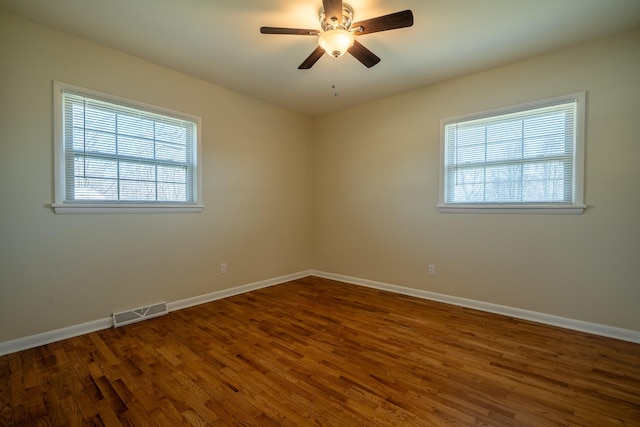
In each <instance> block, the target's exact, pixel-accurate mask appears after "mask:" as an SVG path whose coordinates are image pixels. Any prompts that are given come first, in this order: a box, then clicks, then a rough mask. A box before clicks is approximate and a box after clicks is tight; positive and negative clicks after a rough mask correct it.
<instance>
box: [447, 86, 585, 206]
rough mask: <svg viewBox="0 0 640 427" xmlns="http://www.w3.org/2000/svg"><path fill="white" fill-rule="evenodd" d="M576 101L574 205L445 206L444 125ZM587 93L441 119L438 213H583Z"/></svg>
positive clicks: (503, 204)
mask: <svg viewBox="0 0 640 427" xmlns="http://www.w3.org/2000/svg"><path fill="white" fill-rule="evenodd" d="M573 100H577V101H578V102H577V110H576V145H575V177H574V179H575V182H574V192H575V200H574V203H572V204H564V203H563V204H559V203H538V204H535V203H531V204H529V203H522V204H510V203H469V204H462V203H455V204H454V203H445V202H444V200H445V188H446V173H445V144H446V143H445V126H446V125H447V124H449V123H451V122H460V121H465V120H472V119H480V118H485V117H489V116H496V115H500V114H507V113H512V112H514V111H522V110H527V109H535V108H540V107H545V106H548V105H551V104H560V103H563V102H570V101H573ZM585 104H586V92H578V93H573V94H569V95H563V96H557V97H554V98H547V99H544V100H539V101H533V102H528V103H524V104H519V105H512V106H508V107H502V108H496V109H492V110H487V111H483V112H480V113H472V114H465V115H461V116H456V117H449V118H446V119H442V120H440V183H439V202H438V205H437V209H438V212H441V213H518V214H574V215H579V214H581V213H583V212H584V210H585V209H586V208H587V206H586V205H585V204H584V141H585V127H586V108H585Z"/></svg>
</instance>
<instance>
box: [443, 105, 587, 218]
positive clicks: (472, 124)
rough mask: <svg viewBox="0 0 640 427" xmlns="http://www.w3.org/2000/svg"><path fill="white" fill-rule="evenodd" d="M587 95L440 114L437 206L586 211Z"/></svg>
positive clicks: (473, 208)
mask: <svg viewBox="0 0 640 427" xmlns="http://www.w3.org/2000/svg"><path fill="white" fill-rule="evenodd" d="M584 102H585V94H584V93H580V94H574V95H571V96H565V97H559V98H554V99H551V100H545V101H540V102H536V103H531V104H526V105H520V106H515V107H510V108H507V109H501V110H494V111H490V112H484V113H479V114H474V115H469V116H464V117H458V118H453V119H446V120H443V121H442V152H443V160H442V173H441V175H442V183H443V184H442V185H441V194H440V204H439V206H438V207H439V210H440V211H442V212H448V211H465V210H486V209H491V210H500V211H504V210H505V209H511V210H514V211H515V210H520V209H527V210H528V211H535V210H538V211H540V212H542V211H544V212H563V213H581V212H582V210H583V209H584V205H582V169H583V150H584V142H583V138H584V137H583V129H584Z"/></svg>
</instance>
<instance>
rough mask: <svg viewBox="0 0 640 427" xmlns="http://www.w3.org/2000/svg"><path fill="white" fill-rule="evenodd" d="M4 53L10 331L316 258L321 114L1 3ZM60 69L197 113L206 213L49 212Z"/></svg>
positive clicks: (3, 220) (6, 331)
mask: <svg viewBox="0 0 640 427" xmlns="http://www.w3.org/2000/svg"><path fill="white" fill-rule="evenodd" d="M0 58H2V59H0V342H3V341H8V340H12V339H15V338H20V337H25V336H29V335H33V334H37V333H40V332H45V331H51V330H55V329H58V328H62V327H66V326H71V325H77V324H81V323H84V322H88V321H92V320H97V319H103V318H106V317H108V316H110V314H111V313H112V312H113V311H114V310H121V309H126V308H131V307H136V306H139V305H143V304H146V303H150V302H157V301H162V300H166V301H176V300H180V299H184V298H188V297H193V296H199V295H203V294H206V293H209V292H213V291H217V290H221V289H225V288H231V287H234V286H238V285H244V284H248V283H253V282H256V281H260V280H265V279H271V278H275V277H279V276H282V275H286V274H291V273H296V272H299V271H303V270H307V269H309V268H311V231H312V228H311V218H312V215H311V206H312V205H311V202H312V199H311V185H312V175H311V166H312V157H311V155H312V121H311V119H309V118H306V117H303V116H300V115H298V114H294V113H291V112H288V111H285V110H282V109H279V108H276V107H273V106H270V105H268V104H265V103H262V102H258V101H256V100H253V99H251V98H248V97H244V96H241V95H238V94H236V93H233V92H230V91H227V90H225V89H222V88H220V87H218V86H215V85H211V84H208V83H205V82H203V81H200V80H197V79H194V78H191V77H187V76H185V75H182V74H179V73H176V72H174V71H171V70H168V69H166V68H162V67H159V66H156V65H154V64H151V63H148V62H145V61H142V60H140V59H137V58H134V57H131V56H128V55H125V54H123V53H120V52H117V51H114V50H110V49H107V48H104V47H102V46H99V45H96V44H93V43H89V42H87V41H85V40H82V39H79V38H77V37H74V36H71V35H68V34H64V33H60V32H57V31H52V30H49V29H46V28H44V27H41V26H39V25H36V24H33V23H29V22H27V21H23V20H21V19H18V18H15V17H13V16H11V15H6V14H4V13H2V12H0ZM52 80H60V81H64V82H67V83H71V84H74V85H78V86H83V87H87V88H90V89H94V90H98V91H102V92H107V93H110V94H114V95H118V96H123V97H127V98H131V99H134V100H137V101H141V102H146V103H150V104H155V105H159V106H162V107H166V108H170V109H174V110H178V111H182V112H185V113H189V114H193V115H197V116H200V117H201V118H202V125H203V126H202V127H203V134H202V135H203V158H204V165H203V167H204V175H203V184H204V185H203V186H204V203H205V210H204V212H203V213H202V214H126V215H56V214H54V213H52V211H51V210H50V209H49V208H48V207H47V205H49V204H50V203H51V202H52V191H53V187H52V185H53V184H52V175H53V171H52V166H53V160H52V150H53V145H52V144H53V142H52ZM221 262H227V263H228V273H227V274H226V275H222V274H220V273H219V265H220V263H221Z"/></svg>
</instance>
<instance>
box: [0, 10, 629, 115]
mask: <svg viewBox="0 0 640 427" xmlns="http://www.w3.org/2000/svg"><path fill="white" fill-rule="evenodd" d="M347 3H349V4H350V5H351V6H353V8H354V10H355V13H354V15H355V16H354V21H359V20H364V19H369V18H373V17H377V16H380V15H386V14H388V13H393V12H397V11H400V10H404V9H411V10H412V11H413V14H414V22H415V23H414V25H413V27H409V28H402V29H397V30H393V31H385V32H380V33H375V34H367V35H363V36H360V37H358V40H359V41H360V42H361V43H362V44H364V45H365V46H366V47H368V48H369V49H370V50H371V51H373V52H374V53H375V54H376V55H378V56H379V57H380V58H382V61H381V62H380V63H379V64H378V65H376V66H374V67H373V68H370V69H367V68H365V67H364V66H363V65H362V64H360V63H359V62H358V61H357V60H356V59H355V58H353V57H352V56H350V55H345V56H343V57H341V58H338V59H333V58H331V57H329V56H328V55H325V56H324V57H322V58H321V59H320V60H319V61H318V62H317V63H316V65H315V66H314V67H313V68H311V69H310V70H298V69H297V67H298V65H299V64H300V63H301V62H302V61H303V60H304V59H305V58H306V57H307V56H308V55H309V54H310V53H311V51H312V50H313V49H314V48H315V47H316V46H317V45H316V39H315V37H309V36H292V35H265V34H260V32H259V28H260V27H261V26H273V27H294V28H309V29H319V23H318V18H317V13H318V9H319V8H320V6H321V5H322V1H321V0H269V1H266V0H0V8H3V9H5V10H7V11H9V12H11V13H15V14H17V15H20V16H23V17H26V18H28V19H31V20H34V21H37V22H40V23H43V24H46V25H49V26H51V27H54V28H58V29H61V30H64V31H67V32H71V33H75V34H78V35H80V36H83V37H86V38H87V39H90V40H94V41H96V42H99V43H102V44H105V45H107V46H111V47H113V48H115V49H118V50H121V51H124V52H128V53H130V54H133V55H136V56H138V57H141V58H144V59H146V60H149V61H151V62H154V63H157V64H161V65H164V66H166V67H170V68H173V69H175V70H179V71H181V72H184V73H186V74H189V75H192V76H195V77H198V78H200V79H203V80H207V81H210V82H212V83H215V84H217V85H220V86H223V87H226V88H228V89H231V90H233V91H236V92H239V93H243V94H246V95H249V96H252V97H254V98H258V99H262V100H264V101H267V102H270V103H273V104H276V105H280V106H282V107H284V108H287V109H291V110H294V111H298V112H300V113H303V114H305V115H309V116H318V115H322V114H325V113H328V112H332V111H336V110H339V109H342V108H346V107H350V106H354V105H357V104H360V103H363V102H367V101H371V100H374V99H378V98H382V97H386V96H389V95H393V94H395V93H400V92H404V91H408V90H411V89H415V88H418V87H422V86H426V85H429V84H433V83H435V82H438V81H442V80H446V79H450V78H452V77H456V76H460V75H464V74H469V73H473V72H477V71H480V70H484V69H488V68H493V67H496V66H500V65H503V64H507V63H510V62H513V61H517V60H521V59H524V58H527V57H531V56H536V55H540V54H544V53H546V52H550V51H553V50H557V49H560V48H563V47H566V46H570V45H573V44H578V43H582V42H585V41H589V40H593V39H596V38H599V37H603V36H606V35H610V34H614V33H617V32H621V31H625V30H628V29H631V28H634V27H637V26H639V25H640V0H347ZM334 84H335V85H336V89H335V90H334V89H332V87H331V86H332V85H334ZM334 92H337V93H338V96H337V97H336V96H334Z"/></svg>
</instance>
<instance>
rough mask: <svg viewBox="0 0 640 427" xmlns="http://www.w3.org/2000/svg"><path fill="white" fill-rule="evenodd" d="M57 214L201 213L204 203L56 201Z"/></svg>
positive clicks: (54, 205)
mask: <svg viewBox="0 0 640 427" xmlns="http://www.w3.org/2000/svg"><path fill="white" fill-rule="evenodd" d="M51 207H52V209H53V211H54V212H55V213H56V214H130V213H200V212H202V211H203V210H204V206H203V205H177V204H134V203H127V204H125V203H54V204H52V205H51Z"/></svg>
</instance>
